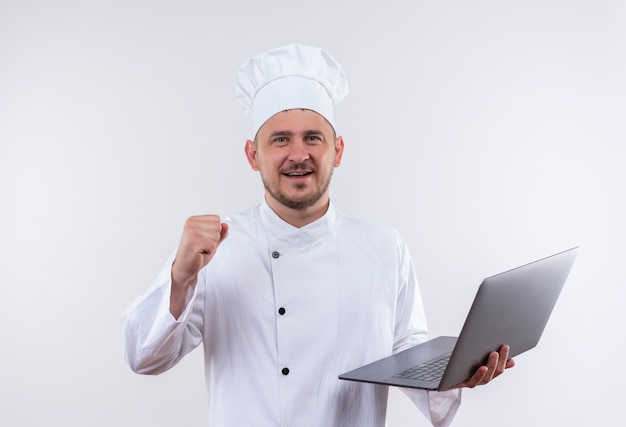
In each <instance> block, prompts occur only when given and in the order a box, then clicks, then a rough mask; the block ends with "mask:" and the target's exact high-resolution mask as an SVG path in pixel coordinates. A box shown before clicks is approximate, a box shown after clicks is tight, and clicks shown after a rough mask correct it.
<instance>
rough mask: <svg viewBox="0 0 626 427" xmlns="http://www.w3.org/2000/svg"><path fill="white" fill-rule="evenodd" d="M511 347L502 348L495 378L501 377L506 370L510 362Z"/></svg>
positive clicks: (504, 346)
mask: <svg viewBox="0 0 626 427" xmlns="http://www.w3.org/2000/svg"><path fill="white" fill-rule="evenodd" d="M510 349H511V348H510V347H509V346H508V345H503V346H502V347H500V352H499V355H498V356H499V357H498V365H497V367H496V372H495V373H494V376H493V377H494V378H495V377H497V376H498V375H500V374H501V373H502V372H504V370H505V369H506V364H507V362H508V360H509V351H510Z"/></svg>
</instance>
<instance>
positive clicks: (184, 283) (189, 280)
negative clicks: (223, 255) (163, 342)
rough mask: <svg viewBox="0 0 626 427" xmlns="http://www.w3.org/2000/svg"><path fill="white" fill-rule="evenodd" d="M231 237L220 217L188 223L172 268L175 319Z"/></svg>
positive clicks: (192, 220)
mask: <svg viewBox="0 0 626 427" xmlns="http://www.w3.org/2000/svg"><path fill="white" fill-rule="evenodd" d="M227 235H228V224H224V223H222V222H221V220H220V217H219V216H217V215H202V216H192V217H190V218H189V219H187V222H185V227H184V228H183V235H182V237H181V239H180V246H179V248H178V253H177V254H176V259H175V260H174V264H173V265H172V285H171V286H172V288H171V294H170V313H172V316H174V318H176V319H178V318H179V317H180V315H181V313H182V312H183V309H184V306H185V298H186V296H187V294H188V293H189V289H190V288H192V287H194V286H195V284H196V282H197V280H198V273H199V272H200V270H202V269H203V268H204V267H205V266H206V265H207V264H208V263H209V261H211V258H213V255H215V251H216V250H217V247H218V246H219V244H220V243H222V241H223V240H224V239H225V238H226V236H227Z"/></svg>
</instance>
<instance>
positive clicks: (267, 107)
mask: <svg viewBox="0 0 626 427" xmlns="http://www.w3.org/2000/svg"><path fill="white" fill-rule="evenodd" d="M237 88H238V89H237V97H238V99H239V101H240V102H241V103H242V104H243V105H244V108H245V109H247V111H248V112H249V113H250V115H251V117H252V119H253V123H254V132H255V133H256V131H257V130H258V128H259V127H260V126H261V125H262V124H263V123H264V122H265V121H266V120H267V119H268V118H269V117H271V116H272V115H273V114H275V113H276V112H279V111H283V110H286V109H291V108H306V109H311V110H313V111H316V112H318V113H320V114H322V115H323V116H324V117H325V118H326V119H327V120H328V121H329V122H330V123H331V125H333V126H334V120H333V116H332V108H333V106H334V104H335V103H336V102H337V101H338V100H340V99H341V98H343V96H345V94H346V93H347V84H346V81H345V76H344V75H343V71H342V70H341V67H340V66H339V65H338V64H337V63H336V61H335V60H334V59H333V58H332V57H331V56H330V55H328V53H327V52H325V51H324V50H322V49H318V48H313V47H309V46H303V45H298V44H294V45H289V46H286V47H284V48H279V49H274V50H272V51H269V52H266V53H265V54H261V55H259V56H256V57H254V58H252V59H251V60H250V61H248V62H247V63H246V64H244V65H243V66H242V68H241V69H240V74H239V80H238V86H237ZM282 94H285V95H284V96H281V95H282ZM280 100H283V102H281V101H280ZM224 222H226V223H228V225H229V235H228V237H227V238H226V239H224V240H223V241H222V243H221V244H220V246H219V249H218V250H217V251H216V253H215V256H214V257H213V259H212V260H211V261H210V262H209V263H208V265H207V266H206V267H205V268H203V269H202V270H201V271H200V273H199V274H198V280H197V283H196V285H195V286H194V287H193V288H191V289H190V290H189V293H188V295H187V299H186V302H185V309H184V311H183V313H182V314H181V315H180V317H179V318H178V319H174V317H173V316H172V315H171V314H170V311H169V303H170V287H171V265H172V262H173V260H174V258H175V253H174V254H173V255H172V256H171V258H170V259H169V260H168V262H167V263H166V264H165V266H164V267H163V269H162V271H161V272H160V273H159V275H158V276H157V278H156V280H155V282H154V283H153V285H152V287H151V288H150V289H149V290H148V291H147V292H146V293H145V294H144V295H143V296H141V297H140V298H139V299H137V300H136V301H135V302H134V303H133V304H132V305H131V306H130V307H129V308H128V309H127V311H126V312H125V314H124V330H123V349H124V356H125V358H126V360H127V361H128V363H129V364H130V366H131V368H132V369H133V370H134V371H136V372H139V373H145V374H158V373H161V372H164V371H166V370H168V369H169V368H171V367H172V366H174V365H175V364H176V363H177V362H178V361H179V360H180V359H181V358H182V357H184V356H185V355H186V354H187V353H188V352H189V351H191V350H192V349H194V348H195V347H197V346H198V345H199V344H201V343H202V344H203V345H204V360H205V376H206V383H207V388H208V401H209V425H210V426H211V427H226V426H233V427H239V426H268V427H269V426H290V427H296V426H319V427H330V426H346V427H356V426H372V427H379V426H384V425H385V415H386V406H387V393H388V388H387V387H386V386H382V385H373V384H365V383H356V382H351V381H343V380H339V379H338V378H337V377H338V375H339V374H341V373H343V372H346V371H348V370H351V369H354V368H356V367H358V366H361V365H363V364H366V363H369V362H372V361H374V360H377V359H380V358H382V357H385V356H388V355H390V354H391V353H394V352H397V351H400V350H403V349H405V348H408V347H410V346H413V345H415V344H417V343H419V342H422V341H424V340H425V339H426V320H425V317H424V310H423V306H422V300H421V296H420V293H419V289H418V287H417V281H416V278H415V272H414V268H413V263H412V261H411V257H410V255H409V252H408V249H407V247H406V244H405V242H404V240H403V239H402V238H401V236H400V235H399V234H398V233H397V232H396V231H395V230H393V229H391V228H389V227H387V226H384V225H380V224H377V223H373V222H370V221H366V220H363V219H360V218H356V217H353V216H351V215H348V214H346V213H345V212H342V211H341V210H339V209H338V208H336V207H335V206H334V205H333V204H332V203H331V204H330V206H329V208H328V210H327V212H326V213H325V214H324V216H323V217H321V218H320V219H318V220H316V221H314V222H312V223H310V224H308V225H306V226H304V227H300V228H297V227H294V226H292V225H290V224H288V223H287V222H285V221H283V220H282V219H281V218H280V217H279V216H278V215H277V214H276V213H275V212H274V211H273V210H272V209H271V208H270V207H269V205H268V204H267V202H266V201H265V200H263V201H262V202H261V204H260V205H259V206H257V207H255V208H252V209H250V210H248V211H246V212H243V213H241V214H239V215H234V216H231V217H229V218H226V219H225V220H224ZM405 392H406V393H407V395H408V396H409V397H410V398H411V399H412V400H413V401H414V402H415V404H416V405H417V406H418V407H419V408H420V410H421V411H422V412H423V413H424V414H425V415H426V417H427V419H429V420H430V422H431V423H432V424H433V425H435V426H445V425H448V424H449V423H450V422H451V420H452V418H453V417H454V414H455V413H456V410H457V409H458V406H459V404H460V390H453V391H449V392H443V393H440V392H426V391H422V390H408V389H407V390H405Z"/></svg>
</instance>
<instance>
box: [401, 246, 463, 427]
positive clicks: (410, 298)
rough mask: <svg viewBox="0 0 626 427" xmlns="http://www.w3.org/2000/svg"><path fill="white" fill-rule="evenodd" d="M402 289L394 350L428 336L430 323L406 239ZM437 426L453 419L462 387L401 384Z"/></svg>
mask: <svg viewBox="0 0 626 427" xmlns="http://www.w3.org/2000/svg"><path fill="white" fill-rule="evenodd" d="M398 276H399V278H400V280H401V283H400V292H399V294H398V295H399V296H398V304H397V307H398V311H397V320H396V336H395V345H394V353H397V352H400V351H402V350H405V349H407V348H409V347H412V346H414V345H417V344H419V343H420V342H423V341H425V340H426V336H427V326H426V316H425V313H424V307H423V302H422V297H421V294H420V291H419V286H418V283H417V278H416V274H415V269H414V266H413V262H412V260H411V257H410V255H409V253H408V249H407V248H406V246H405V244H404V242H403V241H401V244H400V268H399V275H398ZM401 390H402V392H403V393H404V394H406V395H407V396H408V398H409V399H411V401H412V402H413V403H414V404H415V406H417V407H418V409H419V410H420V411H421V412H422V413H423V414H424V416H425V417H426V418H427V419H428V420H429V421H430V422H431V424H432V425H433V426H434V427H447V426H449V425H450V423H452V420H453V419H454V416H455V415H456V412H457V410H458V409H459V406H460V405H461V390H460V389H457V390H451V391H445V392H437V391H426V390H417V389H410V388H401Z"/></svg>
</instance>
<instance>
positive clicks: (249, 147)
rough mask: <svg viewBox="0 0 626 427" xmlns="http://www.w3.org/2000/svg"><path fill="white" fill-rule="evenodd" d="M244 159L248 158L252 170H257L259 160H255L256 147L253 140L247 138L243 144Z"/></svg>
mask: <svg viewBox="0 0 626 427" xmlns="http://www.w3.org/2000/svg"><path fill="white" fill-rule="evenodd" d="M245 152H246V159H248V163H249V164H250V167H251V168H252V170H253V171H258V170H259V162H258V160H257V149H256V144H255V142H254V141H250V140H249V139H248V140H247V141H246V146H245Z"/></svg>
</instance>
